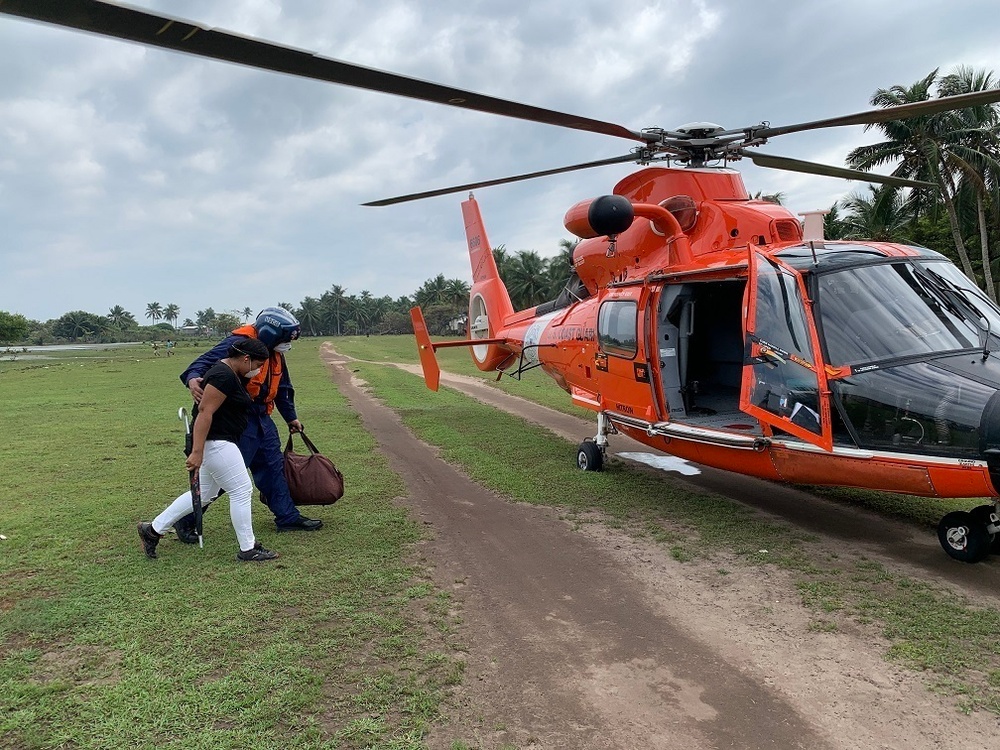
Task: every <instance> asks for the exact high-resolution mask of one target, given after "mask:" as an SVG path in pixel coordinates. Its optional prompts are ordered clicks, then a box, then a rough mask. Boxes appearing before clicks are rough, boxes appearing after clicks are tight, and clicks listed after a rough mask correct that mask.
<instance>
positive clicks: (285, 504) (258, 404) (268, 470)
mask: <svg viewBox="0 0 1000 750" xmlns="http://www.w3.org/2000/svg"><path fill="white" fill-rule="evenodd" d="M246 338H247V337H246V336H240V335H233V336H228V337H227V338H225V339H223V340H222V341H220V342H219V343H218V344H216V345H215V346H214V347H213V348H212V349H211V350H209V351H207V352H205V353H204V354H202V355H201V356H200V357H198V359H196V360H195V361H194V362H192V363H191V364H190V366H188V368H187V369H186V370H185V371H184V372H182V373H181V382H182V383H184V385H185V386H187V382H188V381H189V380H190V379H191V378H201V377H204V376H205V373H206V372H208V369H209V368H210V367H211V366H212V365H214V364H215V363H216V362H218V361H219V360H221V359H224V358H225V357H226V355H227V354H228V352H229V347H230V346H231V345H233V344H235V343H238V342H240V341H243V340H244V339H246ZM278 356H279V357H281V360H282V368H281V380H280V381H279V383H278V392H277V394H276V395H275V397H274V406H275V408H276V409H277V410H278V413H279V414H281V416H282V417H283V418H284V420H285V421H286V422H291V421H293V420H295V419H297V418H298V417H297V416H296V413H295V389H294V388H292V381H291V379H290V378H289V377H288V367H287V366H286V365H285V361H284V360H285V355H284V354H278ZM267 366H268V363H267V362H265V363H264V367H267ZM267 390H268V389H266V388H261V392H260V394H259V395H258V397H257V398H256V399H255V400H254V402H253V405H252V406H251V407H250V408H249V409H248V410H247V428H246V430H244V431H243V435H242V436H241V437H240V443H239V447H240V453H242V454H243V462H244V463H245V464H246V465H247V468H248V469H250V473H251V474H252V475H253V483H254V484H255V485H257V489H258V490H260V494H261V499H262V500H264V501H265V502H266V504H267V507H268V508H270V509H271V512H272V513H273V514H274V523H275V524H276V525H277V526H286V525H289V524H294V523H297V522H298V521H299V520H300V519H301V518H302V514H301V513H299V509H298V508H296V507H295V503H293V502H292V498H291V496H290V495H289V494H288V482H286V481H285V472H284V461H285V459H284V457H283V456H282V447H283V446H282V444H281V438H280V437H279V436H278V428H277V426H276V425H275V424H274V420H273V419H271V416H270V415H269V414H268V413H267V402H266V401H265V400H264V399H265V398H266V395H267ZM188 518H193V516H188ZM185 520H186V519H185Z"/></svg>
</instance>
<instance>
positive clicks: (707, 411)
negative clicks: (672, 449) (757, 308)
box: [655, 279, 760, 434]
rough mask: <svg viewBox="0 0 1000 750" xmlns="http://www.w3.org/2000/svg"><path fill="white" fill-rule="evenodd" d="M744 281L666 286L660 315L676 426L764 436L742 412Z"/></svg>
mask: <svg viewBox="0 0 1000 750" xmlns="http://www.w3.org/2000/svg"><path fill="white" fill-rule="evenodd" d="M745 289H746V281H745V280H739V279H737V280H725V281H703V282H698V281H690V280H688V281H685V282H684V283H679V284H665V285H664V287H663V291H662V292H661V294H660V300H659V305H658V308H657V313H656V331H655V335H656V342H657V354H658V361H657V364H658V366H659V374H660V384H661V387H662V393H663V399H664V401H665V406H666V410H667V413H668V414H669V415H670V419H671V420H672V421H678V422H685V423H689V424H697V425H699V426H702V427H717V428H722V429H735V430H739V431H741V432H743V433H744V434H746V433H747V432H748V431H754V432H756V433H759V432H760V427H759V425H758V423H757V420H755V419H753V418H752V417H750V416H749V415H747V414H745V413H743V412H742V411H740V383H741V379H742V375H743V359H744V343H743V325H742V314H743V294H744V290H745Z"/></svg>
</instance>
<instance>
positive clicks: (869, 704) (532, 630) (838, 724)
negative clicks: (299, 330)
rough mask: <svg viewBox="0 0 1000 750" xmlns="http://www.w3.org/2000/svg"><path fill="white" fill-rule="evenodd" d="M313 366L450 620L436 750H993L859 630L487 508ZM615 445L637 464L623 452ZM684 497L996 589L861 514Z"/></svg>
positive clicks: (560, 526) (450, 381)
mask: <svg viewBox="0 0 1000 750" xmlns="http://www.w3.org/2000/svg"><path fill="white" fill-rule="evenodd" d="M324 357H325V359H326V360H327V362H329V363H330V365H331V372H332V374H333V376H334V378H335V380H336V382H337V383H338V385H339V386H340V388H341V390H342V391H343V392H344V394H345V395H346V396H347V397H348V399H349V400H350V401H351V403H352V405H353V407H354V408H355V409H356V410H357V411H358V413H359V414H360V415H361V417H362V419H363V420H364V423H365V426H366V427H367V429H369V430H370V431H371V432H372V434H373V435H374V436H375V437H376V439H377V440H378V441H379V444H380V447H381V449H382V450H383V451H384V452H385V454H386V455H387V456H388V457H389V461H390V463H391V465H392V467H393V469H394V470H395V471H396V472H398V473H399V474H400V476H402V477H404V479H405V480H406V482H407V487H408V491H409V495H408V496H407V497H406V498H405V499H404V502H405V503H406V504H407V505H408V506H409V507H411V508H412V509H413V511H414V512H415V514H416V515H417V516H418V517H419V518H421V519H422V520H423V521H424V523H426V524H427V525H428V527H429V528H430V530H431V539H430V540H429V541H428V542H427V543H426V544H424V545H423V548H422V550H423V553H424V555H425V557H426V560H427V563H428V564H429V566H430V567H431V569H432V572H433V575H434V577H435V579H436V581H437V582H438V584H439V585H441V586H442V587H446V588H451V589H453V590H454V592H455V597H456V601H457V604H458V606H459V608H460V611H461V617H462V620H463V622H464V625H463V628H464V629H463V632H462V634H461V637H462V639H463V640H464V641H465V642H466V643H468V644H469V646H470V653H469V655H468V659H467V663H468V666H467V670H466V678H465V682H464V685H463V686H462V693H461V700H460V705H459V706H457V707H456V709H455V710H454V712H453V716H452V722H451V723H450V724H449V725H446V726H444V727H442V728H441V729H440V730H438V731H437V732H436V734H435V736H434V737H432V739H431V746H432V747H435V748H450V747H451V741H452V740H453V739H463V740H466V741H469V740H470V738H472V739H475V741H476V742H477V743H478V744H479V745H480V746H481V747H483V748H500V747H502V746H504V745H505V743H507V746H508V747H509V746H510V745H513V746H515V747H519V748H546V749H547V748H616V749H617V748H621V749H622V750H624V749H626V748H628V749H629V750H631V749H633V748H675V747H684V748H690V749H691V750H701V749H702V748H748V749H749V748H816V749H819V748H908V749H909V750H914V749H916V748H925V747H926V748H930V747H939V746H942V745H944V746H947V747H985V746H989V745H990V742H991V741H992V739H989V738H995V737H996V736H998V732H1000V722H998V720H997V717H996V716H994V715H992V714H986V713H976V714H973V715H971V716H964V715H962V714H961V713H959V712H958V711H957V710H956V709H955V707H954V704H953V702H952V701H951V700H949V699H942V698H939V697H937V696H936V695H934V694H933V693H931V692H929V691H928V690H927V689H926V687H925V686H924V684H923V682H922V680H921V677H920V676H919V675H917V674H914V673H911V672H907V671H903V670H900V669H897V668H896V667H894V666H892V665H891V664H889V663H887V662H886V661H885V660H884V659H883V658H882V654H883V653H884V649H885V644H883V643H880V642H879V639H878V638H877V637H873V635H872V632H871V631H870V630H864V631H861V630H860V629H858V630H855V631H851V630H849V629H848V628H840V629H838V631H836V632H832V633H829V632H814V631H812V630H810V629H809V627H808V625H809V622H810V619H811V615H810V613H809V612H808V611H807V610H805V608H804V607H803V606H802V605H801V603H800V601H799V596H798V594H797V592H796V590H795V588H794V585H792V583H791V580H790V578H789V576H788V575H787V574H785V573H783V572H781V571H771V572H764V573H762V572H761V569H752V570H751V569H745V568H744V567H742V566H740V565H738V564H735V563H734V564H733V565H730V566H726V567H727V569H729V570H730V572H729V574H728V575H725V576H721V575H720V574H719V572H718V569H719V567H721V566H722V565H724V564H725V560H714V561H713V562H712V563H691V562H688V563H683V564H682V563H678V562H676V561H674V560H673V559H672V558H670V556H669V554H667V553H666V552H665V551H664V550H663V549H662V548H661V547H658V546H655V545H653V544H647V543H643V542H637V541H636V540H634V539H632V538H630V537H628V536H626V535H624V534H621V533H618V532H616V531H613V530H610V529H607V528H606V527H604V526H603V525H601V524H585V525H583V527H582V528H574V527H571V526H570V524H568V523H566V522H565V521H562V520H560V518H559V516H558V513H557V512H556V511H554V510H551V509H545V508H537V507H533V506H527V505H515V504H512V503H509V502H507V501H505V500H503V499H501V498H499V497H497V496H495V495H493V494H491V493H489V492H487V491H485V490H483V489H482V488H481V487H480V486H478V485H476V484H475V483H473V482H471V480H469V479H468V478H467V477H466V476H465V475H463V474H461V473H460V472H458V471H456V470H455V469H453V468H452V467H450V466H449V465H448V464H446V463H445V462H443V461H442V460H440V459H439V458H438V457H437V455H436V453H435V451H434V449H433V448H431V447H429V446H427V445H425V444H423V443H421V442H420V441H418V440H416V439H415V438H414V436H413V435H412V434H410V433H409V432H408V431H407V430H406V429H405V428H404V427H402V425H401V424H400V422H399V420H398V419H397V418H396V416H395V414H394V413H393V412H392V411H391V410H389V409H387V408H385V407H383V406H381V405H380V404H378V403H376V402H375V401H374V400H373V399H372V398H371V397H370V396H369V394H368V393H367V392H366V391H365V389H364V388H363V387H361V384H359V383H358V382H357V381H355V380H353V379H352V377H351V372H350V369H349V367H345V366H343V364H342V362H343V358H341V357H339V356H338V355H336V354H335V353H334V352H333V351H332V350H331V349H329V348H328V347H325V348H324ZM338 363H340V364H338ZM443 382H444V383H445V384H446V385H448V386H450V387H457V388H459V389H460V390H463V391H465V392H467V393H470V394H471V395H473V396H475V397H476V398H479V399H481V400H483V401H485V402H487V403H491V404H492V405H494V406H497V407H498V408H502V409H505V410H507V411H512V412H514V413H517V414H519V415H521V416H523V417H525V418H527V419H529V420H531V421H533V422H537V423H539V424H543V425H545V426H547V427H549V429H552V430H553V432H556V433H557V434H562V435H566V436H567V437H570V438H571V439H572V440H574V441H576V440H579V439H580V438H581V437H583V436H585V435H587V434H590V433H591V432H592V430H593V427H592V426H591V425H589V424H588V423H586V422H584V421H582V420H578V419H576V418H574V417H569V416H566V415H563V414H559V413H557V412H553V411H551V410H549V409H545V408H544V407H539V406H537V405H535V404H532V403H530V402H527V401H524V400H522V399H517V398H516V397H511V396H508V395H506V394H503V393H500V392H498V391H496V390H495V389H492V388H490V387H489V386H487V385H485V384H483V383H481V382H479V381H476V380H474V379H469V378H462V377H459V376H452V375H448V374H446V373H443ZM615 447H616V448H617V449H618V450H642V451H647V449H645V448H641V447H640V448H636V447H635V444H633V445H632V446H629V445H627V443H626V441H625V440H624V439H623V438H621V437H618V438H616V440H615ZM647 452H648V451H647ZM687 481H693V482H694V483H696V484H698V485H699V486H704V487H708V488H710V489H713V490H714V491H717V492H720V493H721V494H727V495H729V494H732V493H736V496H737V497H739V498H740V499H741V500H744V501H749V502H751V504H753V505H757V506H758V507H761V508H762V509H763V510H765V511H766V512H770V513H774V514H777V515H780V516H782V517H783V518H785V519H786V520H787V521H789V522H790V523H793V524H796V525H801V526H803V527H804V528H807V529H810V530H814V531H817V532H819V533H822V534H824V535H825V539H826V541H828V543H829V544H830V545H831V547H832V548H835V547H837V546H838V545H843V544H844V543H845V540H847V541H849V542H850V543H851V544H852V545H864V546H867V547H871V549H872V555H873V556H874V557H876V559H878V558H880V557H883V558H886V559H887V560H891V561H893V563H894V564H895V565H898V566H904V567H908V568H912V569H914V570H918V571H923V573H924V575H926V573H927V572H930V571H935V575H937V574H938V572H940V573H941V574H943V575H944V576H945V577H946V578H949V579H951V580H954V581H955V583H956V584H957V585H959V586H961V587H964V588H968V589H969V591H970V592H972V591H980V592H986V591H989V590H991V589H992V591H996V590H997V589H996V588H995V586H993V585H991V584H995V583H996V581H997V569H996V568H995V566H994V567H983V566H978V568H979V569H978V570H976V568H975V567H974V566H964V567H956V566H957V564H955V563H952V562H951V561H950V560H947V559H946V558H945V559H944V560H941V559H938V558H942V557H943V553H942V552H941V551H940V550H939V549H938V550H937V551H936V553H935V550H934V546H936V543H934V545H932V544H931V543H930V542H926V543H925V541H924V540H920V539H914V538H913V537H914V533H913V532H912V530H910V529H908V528H907V527H904V526H902V525H901V524H900V525H899V528H898V529H897V528H895V525H891V528H890V529H889V531H888V532H887V531H886V527H887V524H886V522H885V521H883V520H881V519H877V518H875V517H874V516H872V517H868V515H867V514H863V513H862V514H859V513H856V512H854V511H850V510H844V509H843V508H840V507H839V506H835V505H834V504H832V503H825V502H821V501H817V500H815V499H813V498H811V497H809V498H805V497H803V493H798V492H797V491H794V490H789V491H787V492H785V491H784V490H783V488H778V487H776V486H775V485H772V484H769V483H763V482H762V483H756V482H753V481H751V480H747V479H746V478H743V477H733V476H731V475H725V474H724V473H722V472H708V471H705V470H703V473H702V474H699V475H697V476H695V477H688V478H687ZM758 485H759V486H758ZM776 490H781V492H776ZM803 499H808V500H809V502H808V503H803V502H802V501H803ZM807 507H808V509H806V508H807ZM845 514H846V515H845ZM887 533H888V534H889V535H890V536H891V537H892V538H893V540H894V541H892V542H889V543H887V542H886V534H887ZM931 541H933V540H931ZM925 548H926V549H925ZM935 554H936V556H937V557H935ZM973 570H976V572H975V574H973V573H971V572H970V571H973ZM990 597H991V599H992V597H993V595H992V594H990ZM991 603H995V601H993V602H991ZM984 742H985V743H986V744H984Z"/></svg>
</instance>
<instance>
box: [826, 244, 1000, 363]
mask: <svg viewBox="0 0 1000 750" xmlns="http://www.w3.org/2000/svg"><path fill="white" fill-rule="evenodd" d="M957 277H961V278H957ZM963 279H964V281H963ZM816 282H817V284H818V287H819V289H818V295H817V297H818V305H817V308H818V311H819V316H820V322H821V326H822V331H823V338H824V339H825V342H826V350H827V356H828V357H829V361H830V364H832V365H855V364H859V363H863V362H878V361H883V360H891V359H897V358H904V357H913V356H919V355H921V354H934V353H938V352H947V351H956V350H962V349H982V348H983V347H984V345H985V344H986V341H985V339H986V334H985V332H986V331H991V332H992V333H993V334H997V333H998V332H1000V316H998V315H997V313H996V310H995V309H994V308H993V307H992V306H991V305H990V304H989V303H988V302H987V301H986V300H985V299H984V298H983V297H982V294H981V293H979V292H978V291H976V290H975V285H974V284H972V283H971V282H969V281H968V279H965V277H964V275H963V274H962V273H961V271H959V270H958V269H957V268H955V267H954V266H953V265H951V264H950V263H940V262H918V263H913V262H903V263H900V262H895V263H887V264H878V265H868V266H862V267H859V268H851V269H848V270H844V271H837V272H834V273H828V274H821V275H819V276H818V277H817V279H816Z"/></svg>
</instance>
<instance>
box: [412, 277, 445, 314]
mask: <svg viewBox="0 0 1000 750" xmlns="http://www.w3.org/2000/svg"><path fill="white" fill-rule="evenodd" d="M447 289H448V281H447V280H446V279H445V277H444V274H443V273H439V274H438V275H437V276H435V277H434V278H433V279H427V281H425V282H424V283H423V285H422V286H421V287H420V288H419V289H418V290H417V291H416V292H414V294H413V301H414V302H415V303H416V304H418V305H420V306H421V307H429V306H430V305H441V304H447V301H448V292H447Z"/></svg>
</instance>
